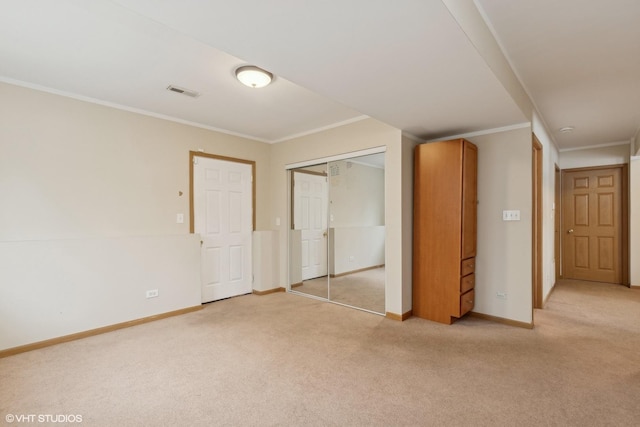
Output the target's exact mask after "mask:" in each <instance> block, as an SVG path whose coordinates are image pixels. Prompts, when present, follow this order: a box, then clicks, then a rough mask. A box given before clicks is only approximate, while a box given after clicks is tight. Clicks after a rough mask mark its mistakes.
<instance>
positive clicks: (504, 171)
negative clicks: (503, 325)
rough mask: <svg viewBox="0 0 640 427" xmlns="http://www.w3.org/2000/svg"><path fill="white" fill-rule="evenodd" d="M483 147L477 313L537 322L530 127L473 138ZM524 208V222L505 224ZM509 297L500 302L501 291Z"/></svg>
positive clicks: (480, 172) (480, 147) (522, 219)
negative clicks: (507, 213)
mask: <svg viewBox="0 0 640 427" xmlns="http://www.w3.org/2000/svg"><path fill="white" fill-rule="evenodd" d="M468 139H469V140H470V141H471V142H473V143H474V144H476V145H477V146H478V250H477V256H476V288H475V289H476V303H475V307H474V309H473V311H475V312H478V313H483V314H488V315H491V316H496V317H501V318H504V319H510V320H515V321H518V322H524V323H531V322H532V289H531V277H532V276H531V273H532V271H531V243H532V240H531V229H532V228H531V227H532V222H531V220H532V215H531V212H532V201H531V160H532V158H531V128H530V127H525V128H522V129H517V130H511V131H505V132H499V133H494V134H489V135H483V136H476V137H470V138H468ZM516 209H518V210H520V215H521V220H520V221H508V222H505V221H503V220H502V211H503V210H516ZM498 292H501V293H506V294H507V299H500V298H498V297H497V293H498Z"/></svg>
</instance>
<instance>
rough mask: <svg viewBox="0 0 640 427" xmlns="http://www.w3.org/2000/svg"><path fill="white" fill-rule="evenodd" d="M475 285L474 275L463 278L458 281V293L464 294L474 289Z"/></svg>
mask: <svg viewBox="0 0 640 427" xmlns="http://www.w3.org/2000/svg"><path fill="white" fill-rule="evenodd" d="M475 284H476V275H475V274H469V275H468V276H464V277H463V278H462V279H460V293H461V294H464V293H465V292H467V291H470V290H471V289H473V288H474V287H475Z"/></svg>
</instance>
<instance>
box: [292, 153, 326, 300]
mask: <svg viewBox="0 0 640 427" xmlns="http://www.w3.org/2000/svg"><path fill="white" fill-rule="evenodd" d="M290 185H291V215H290V216H291V224H290V225H291V226H290V230H289V269H290V271H289V281H290V286H291V290H292V291H295V292H301V293H304V294H307V295H313V296H316V297H320V298H325V299H327V298H329V282H328V262H327V253H328V248H327V246H328V220H327V216H328V211H329V208H328V188H327V187H328V183H327V165H326V163H323V164H318V165H314V166H307V167H304V168H298V169H292V170H291V184H290Z"/></svg>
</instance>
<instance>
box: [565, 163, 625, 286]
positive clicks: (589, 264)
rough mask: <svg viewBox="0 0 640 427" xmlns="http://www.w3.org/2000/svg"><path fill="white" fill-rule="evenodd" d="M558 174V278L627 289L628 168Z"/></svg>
mask: <svg viewBox="0 0 640 427" xmlns="http://www.w3.org/2000/svg"><path fill="white" fill-rule="evenodd" d="M561 175H562V178H561V182H562V184H561V185H562V187H561V188H562V191H561V194H562V221H561V223H562V226H561V230H560V245H561V254H562V261H561V269H562V270H561V277H562V278H564V279H577V280H585V281H593V282H606V283H616V284H623V285H627V286H628V285H629V273H628V270H629V261H628V259H629V258H628V257H629V255H628V254H629V252H628V223H629V218H628V184H627V183H628V168H627V165H626V164H623V165H610V166H599V167H590V168H576V169H564V170H562V172H561Z"/></svg>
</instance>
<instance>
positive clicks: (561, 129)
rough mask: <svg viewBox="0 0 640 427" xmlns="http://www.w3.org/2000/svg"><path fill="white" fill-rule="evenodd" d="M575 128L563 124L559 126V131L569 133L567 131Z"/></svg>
mask: <svg viewBox="0 0 640 427" xmlns="http://www.w3.org/2000/svg"><path fill="white" fill-rule="evenodd" d="M574 129H575V128H574V127H573V126H565V127H563V128H560V132H562V133H569V132H573V130H574Z"/></svg>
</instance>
